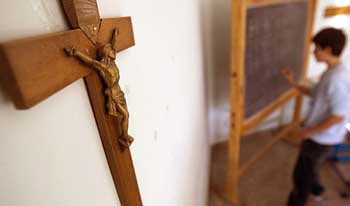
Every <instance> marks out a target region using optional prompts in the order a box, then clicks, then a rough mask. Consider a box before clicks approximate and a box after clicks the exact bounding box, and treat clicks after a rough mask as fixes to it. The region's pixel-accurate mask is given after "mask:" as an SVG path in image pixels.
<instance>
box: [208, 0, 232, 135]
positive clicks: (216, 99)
mask: <svg viewBox="0 0 350 206" xmlns="http://www.w3.org/2000/svg"><path fill="white" fill-rule="evenodd" d="M201 19H202V21H203V22H202V25H201V26H202V27H201V28H202V33H203V41H202V43H203V46H204V49H203V57H204V60H205V63H204V65H205V69H206V71H207V85H208V88H207V91H208V93H207V98H208V102H209V105H208V112H209V134H210V137H211V140H210V141H211V142H216V141H220V140H222V139H225V138H226V137H227V135H228V131H229V128H228V125H229V98H230V79H229V73H230V49H231V44H230V42H231V41H230V37H231V0H216V1H211V0H206V1H205V3H204V4H203V8H202V18H201Z"/></svg>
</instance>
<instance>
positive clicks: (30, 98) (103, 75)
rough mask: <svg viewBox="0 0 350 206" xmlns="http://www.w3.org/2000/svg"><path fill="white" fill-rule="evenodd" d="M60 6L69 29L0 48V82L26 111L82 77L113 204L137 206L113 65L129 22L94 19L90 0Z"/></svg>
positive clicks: (129, 34) (129, 41)
mask: <svg viewBox="0 0 350 206" xmlns="http://www.w3.org/2000/svg"><path fill="white" fill-rule="evenodd" d="M61 2H62V6H63V8H64V11H65V13H66V16H67V18H68V21H69V23H70V24H71V26H72V28H73V30H69V31H64V32H58V33H53V34H48V35H43V36H38V37H33V38H26V39H22V40H16V41H11V42H6V43H3V44H1V45H0V77H1V82H2V83H3V86H4V87H5V91H6V92H7V93H8V94H9V95H10V96H12V99H13V101H14V104H15V106H16V108H18V109H29V108H31V107H32V106H34V105H36V104H37V103H39V102H41V101H43V100H44V99H46V98H48V97H49V96H51V95H53V94H54V93H56V92H58V91H59V90H61V89H63V88H64V87H66V86H68V85H69V84H71V83H73V82H74V81H76V80H78V79H80V78H84V79H85V83H86V86H87V90H88V93H89V97H90V102H91V105H92V107H93V111H94V114H95V119H96V122H97V125H98V129H99V133H100V137H101V141H102V144H103V147H104V151H105V154H106V158H107V161H108V164H109V168H110V171H111V174H112V177H113V181H114V184H115V187H116V190H117V192H118V196H119V200H120V202H121V204H122V205H123V206H140V205H142V201H141V196H140V192H139V188H138V185H137V180H136V175H135V171H134V166H133V163H132V158H131V154H130V150H129V145H130V144H131V143H132V141H133V138H132V137H131V136H129V135H128V118H129V117H128V116H129V114H128V110H127V107H126V101H125V97H124V93H123V92H122V90H121V89H120V86H119V70H118V67H117V65H116V64H115V62H114V60H115V56H116V53H117V52H118V51H122V50H124V49H127V48H129V47H131V46H133V45H134V37H133V31H132V25H131V18H130V17H123V18H111V19H100V17H99V12H98V7H97V2H96V0H61ZM72 56H74V57H75V58H73V57H72Z"/></svg>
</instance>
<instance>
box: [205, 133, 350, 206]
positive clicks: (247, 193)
mask: <svg viewBox="0 0 350 206" xmlns="http://www.w3.org/2000/svg"><path fill="white" fill-rule="evenodd" d="M275 132H276V131H267V132H261V133H259V134H254V135H250V136H248V137H246V138H244V140H242V146H241V159H240V161H241V164H244V163H245V162H246V161H247V160H249V158H251V157H252V155H253V154H254V152H256V151H258V150H259V149H260V148H261V147H263V145H265V144H267V143H268V141H269V139H271V138H272V137H273V134H274V133H275ZM297 153H298V146H297V145H295V144H291V143H290V142H287V141H283V140H281V141H280V142H278V143H277V144H276V145H275V146H273V147H272V149H271V150H270V151H269V152H268V153H266V155H265V156H264V157H263V158H262V159H260V160H259V161H258V162H257V163H256V164H255V165H254V166H253V167H251V168H250V170H248V171H247V173H245V174H244V175H243V176H242V177H241V180H240V183H239V190H240V202H239V204H232V203H231V202H229V201H227V200H226V199H225V198H224V197H223V196H221V195H220V194H221V192H220V191H221V190H222V189H221V188H222V185H224V181H225V176H226V174H225V172H226V164H225V162H226V160H227V143H226V142H222V143H219V144H217V145H214V146H213V148H212V164H211V180H210V181H211V192H210V198H209V205H210V206H232V205H237V206H286V199H287V197H288V194H289V192H290V190H291V188H292V185H291V173H292V170H293V167H294V163H295V160H296V156H297ZM338 166H339V167H340V169H341V170H342V171H348V172H347V173H348V176H349V177H350V172H349V171H350V164H348V165H344V164H343V165H338ZM321 175H322V180H323V183H324V185H325V186H326V188H327V190H326V193H325V195H324V201H322V202H317V203H315V202H312V201H310V202H309V203H310V204H308V205H309V206H350V199H342V198H341V197H340V195H339V192H341V191H345V190H346V187H345V186H344V185H343V184H342V182H341V181H340V179H339V178H338V177H337V176H336V175H335V173H334V172H333V170H332V169H331V167H330V165H329V164H325V166H324V167H323V168H322V174H321Z"/></svg>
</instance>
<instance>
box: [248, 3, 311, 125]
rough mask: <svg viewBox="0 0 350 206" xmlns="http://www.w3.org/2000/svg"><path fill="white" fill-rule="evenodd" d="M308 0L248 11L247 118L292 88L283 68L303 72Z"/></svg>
mask: <svg viewBox="0 0 350 206" xmlns="http://www.w3.org/2000/svg"><path fill="white" fill-rule="evenodd" d="M307 7H308V1H307V0H301V1H294V2H288V3H283V4H273V5H267V6H257V7H253V8H249V9H248V11H247V34H246V41H247V42H246V53H245V108H244V109H245V118H249V117H251V116H253V115H254V114H256V113H257V112H259V111H261V110H262V109H263V108H265V107H266V106H268V105H269V104H270V103H272V102H273V101H274V100H276V99H277V98H278V97H280V96H281V95H283V94H284V93H285V92H287V91H288V90H289V89H290V86H289V85H288V84H287V82H286V81H285V80H284V78H283V77H282V75H281V73H280V71H281V69H283V68H286V67H288V68H290V69H291V70H293V71H294V73H295V76H296V78H299V77H300V75H301V71H302V67H303V62H304V48H305V47H304V44H305V35H306V26H307V15H308V14H307V13H308V8H307Z"/></svg>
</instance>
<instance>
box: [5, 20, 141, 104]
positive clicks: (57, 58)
mask: <svg viewBox="0 0 350 206" xmlns="http://www.w3.org/2000/svg"><path fill="white" fill-rule="evenodd" d="M115 29H117V30H118V40H117V41H118V42H117V45H118V47H117V50H118V51H121V50H124V49H127V48H129V47H131V46H133V45H134V37H133V31H132V25H131V19H130V17H123V18H113V19H102V21H101V26H100V32H99V36H98V38H97V44H100V45H103V44H105V43H108V42H110V40H111V38H112V34H113V30H115ZM72 46H74V47H76V48H78V49H79V50H81V51H83V52H84V53H86V54H88V55H89V56H91V57H93V58H96V47H95V45H94V44H92V42H91V41H90V40H89V39H88V38H87V37H86V35H85V34H84V33H83V32H82V31H81V30H80V29H75V30H69V31H64V32H59V33H53V34H48V35H43V36H38V37H34V38H27V39H22V40H16V41H12V42H7V43H4V44H1V45H0V78H1V79H0V81H1V82H3V83H4V86H5V88H6V91H7V92H8V93H9V95H10V96H12V98H13V101H14V103H15V105H16V107H17V108H18V109H27V108H30V107H32V106H34V105H36V104H37V103H39V102H41V101H43V100H44V99H46V98H48V97H49V96H51V95H53V94H54V93H56V92H58V91H59V90H61V89H63V88H64V87H66V86H68V85H70V84H71V83H73V82H74V81H76V80H78V79H80V78H82V77H85V76H86V75H88V74H89V73H90V72H91V69H90V68H88V67H87V66H86V65H84V64H82V63H80V62H79V61H76V60H75V59H73V58H67V56H66V54H65V52H64V48H66V47H72Z"/></svg>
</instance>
